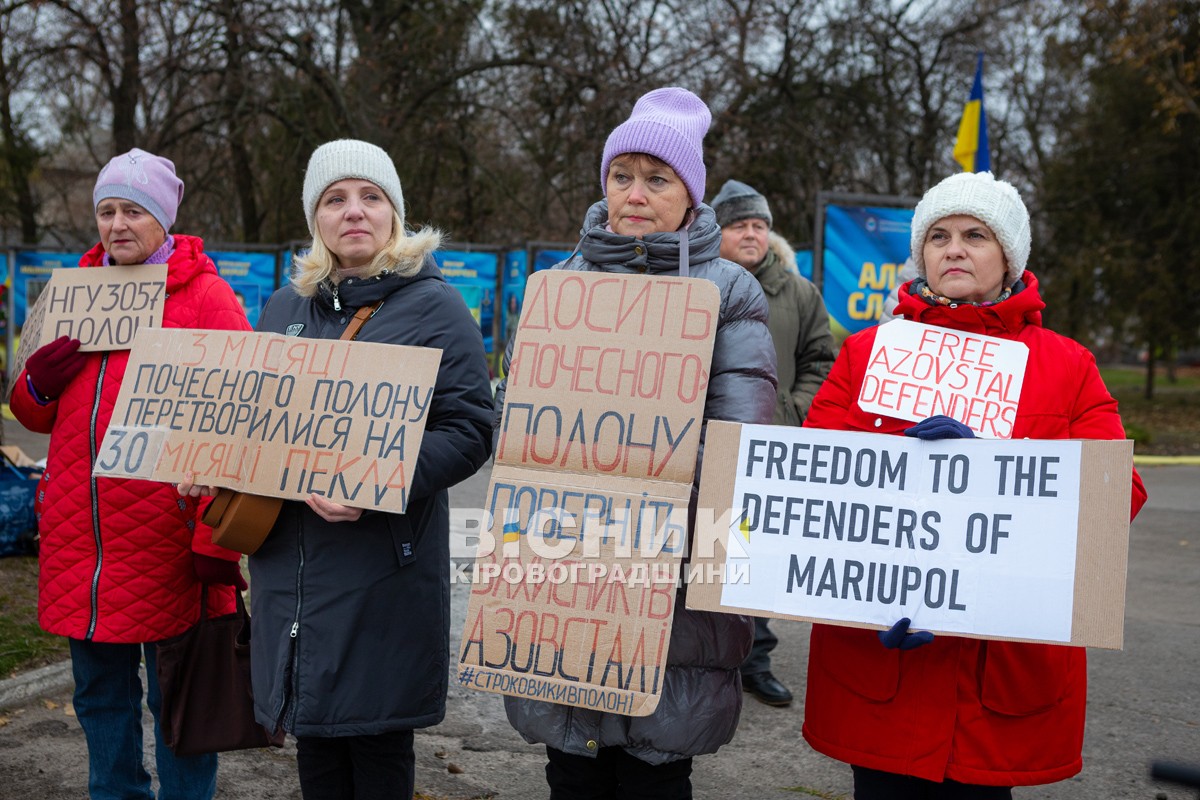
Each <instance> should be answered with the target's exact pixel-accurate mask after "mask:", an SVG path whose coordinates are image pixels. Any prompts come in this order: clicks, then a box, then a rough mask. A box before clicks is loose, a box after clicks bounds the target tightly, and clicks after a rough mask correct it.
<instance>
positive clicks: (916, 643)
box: [879, 417, 936, 650]
mask: <svg viewBox="0 0 1200 800" xmlns="http://www.w3.org/2000/svg"><path fill="white" fill-rule="evenodd" d="M934 419H936V417H935V418H934ZM909 622H910V620H909V618H908V617H901V618H900V621H899V622H897V623H896V624H895V625H893V626H892V627H891V628H889V629H887V630H886V631H879V641H880V642H881V643H882V644H883V646H884V647H886V648H888V649H889V650H895V649H897V648H899V649H900V650H913V649H915V648H917V647H920V646H921V645H923V644H929V643H930V642H932V641H933V634H932V633H930V632H929V631H917V632H916V633H909V632H908V625H909Z"/></svg>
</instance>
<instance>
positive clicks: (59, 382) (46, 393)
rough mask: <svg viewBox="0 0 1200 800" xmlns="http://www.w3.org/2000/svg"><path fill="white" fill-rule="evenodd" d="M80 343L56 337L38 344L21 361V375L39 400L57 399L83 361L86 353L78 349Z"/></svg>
mask: <svg viewBox="0 0 1200 800" xmlns="http://www.w3.org/2000/svg"><path fill="white" fill-rule="evenodd" d="M80 344H82V342H80V341H79V340H78V339H72V338H71V337H69V336H60V337H58V338H57V339H55V340H54V341H53V342H50V344H44V345H42V346H41V347H39V348H38V349H37V352H36V353H34V354H33V355H31V356H30V357H29V360H28V361H26V362H25V374H26V375H28V376H29V382H30V384H31V385H32V386H33V390H34V391H35V392H37V393H38V394H39V395H40V396H41V397H42V399H43V400H57V399H58V398H59V396H61V395H62V393H63V392H64V391H66V389H67V385H68V384H69V383H70V382H71V379H72V378H74V377H75V376H76V375H78V374H79V370H81V369H83V365H84V364H86V363H87V353H81V352H79V345H80Z"/></svg>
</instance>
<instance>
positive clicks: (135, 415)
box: [93, 328, 442, 513]
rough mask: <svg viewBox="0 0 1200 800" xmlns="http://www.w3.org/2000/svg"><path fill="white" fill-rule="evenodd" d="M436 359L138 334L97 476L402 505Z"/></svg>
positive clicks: (215, 334)
mask: <svg viewBox="0 0 1200 800" xmlns="http://www.w3.org/2000/svg"><path fill="white" fill-rule="evenodd" d="M441 353H442V351H441V350H438V349H436V348H426V347H404V346H401V345H392V344H379V343H375V342H346V341H341V340H338V339H301V338H296V337H291V336H281V335H279V334H275V333H252V332H243V331H201V330H186V329H180V328H157V329H154V328H143V329H140V330H139V331H138V333H137V337H136V339H135V340H134V345H133V350H132V351H131V352H130V355H129V363H128V365H127V366H126V369H125V378H124V380H123V381H122V382H121V391H120V393H119V394H118V396H117V403H116V406H115V407H114V408H113V415H112V419H111V421H110V423H109V427H108V431H107V433H105V435H104V441H103V443H102V444H101V446H100V450H99V452H98V453H97V456H96V466H95V469H94V470H93V473H94V474H96V475H107V476H112V477H118V478H145V479H147V480H153V481H166V482H171V483H174V482H177V481H180V480H182V479H183V477H184V474H185V473H187V472H191V473H193V474H194V476H195V482H196V483H197V484H203V485H209V486H224V487H228V488H231V489H237V490H239V491H246V492H250V493H252V494H258V495H267V496H271V497H282V498H284V499H289V500H303V499H305V498H306V497H308V495H309V494H312V493H316V494H319V495H322V496H324V497H327V498H329V499H330V500H332V501H334V502H337V503H341V504H343V505H347V506H353V507H355V508H369V509H376V510H380V511H391V512H397V513H401V512H403V511H404V510H405V508H406V507H407V504H408V487H409V483H410V480H411V476H412V474H413V468H414V467H415V466H416V463H417V455H418V453H419V452H420V449H421V438H422V436H423V435H424V432H425V423H426V420H427V419H428V411H429V406H430V401H431V400H432V398H433V388H434V382H435V380H436V379H437V372H438V367H439V365H440V363H441Z"/></svg>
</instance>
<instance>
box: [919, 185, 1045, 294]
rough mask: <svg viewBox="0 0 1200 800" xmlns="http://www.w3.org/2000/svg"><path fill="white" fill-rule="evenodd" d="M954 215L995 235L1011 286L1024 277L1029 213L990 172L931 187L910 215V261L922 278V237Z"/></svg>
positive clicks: (923, 262) (1028, 240)
mask: <svg viewBox="0 0 1200 800" xmlns="http://www.w3.org/2000/svg"><path fill="white" fill-rule="evenodd" d="M955 214H965V215H967V216H969V217H975V218H976V219H978V220H979V221H980V222H983V223H984V224H985V225H987V226H988V227H989V228H990V229H991V231H992V233H994V234H996V239H998V240H999V242H1000V246H1001V247H1002V248H1004V258H1005V260H1007V261H1008V283H1007V285H1009V286H1011V285H1013V284H1014V283H1016V282H1017V281H1018V280H1019V279H1020V277H1021V276H1022V275H1023V274H1024V273H1025V264H1026V263H1027V262H1028V261H1029V244H1030V238H1029V211H1028V209H1026V208H1025V203H1024V202H1023V201H1022V200H1021V195H1020V194H1018V193H1017V190H1016V188H1015V187H1013V185H1012V184H1010V183H1005V182H1004V181H998V180H996V178H995V177H994V176H993V175H992V173H990V172H960V173H958V174H957V175H951V176H950V177H949V178H946V179H945V180H944V181H942V182H941V183H939V184H938V185H937V186H934V187H933V188H932V189H930V190H929V191H928V192H926V193H925V196H924V197H922V198H921V202H919V203H917V209H916V211H914V212H913V221H912V241H911V246H912V257H913V261H914V262H916V265H917V272H918V274H920V276H921V277H922V278H924V277H925V235H926V234H927V233H929V229H930V228H931V227H933V225H934V223H936V222H937V221H938V220H941V219H945V218H946V217H951V216H954V215H955Z"/></svg>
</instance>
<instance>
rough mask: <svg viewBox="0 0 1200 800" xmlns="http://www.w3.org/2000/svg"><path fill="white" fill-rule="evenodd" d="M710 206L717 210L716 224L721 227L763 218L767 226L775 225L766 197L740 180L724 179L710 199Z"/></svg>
mask: <svg viewBox="0 0 1200 800" xmlns="http://www.w3.org/2000/svg"><path fill="white" fill-rule="evenodd" d="M712 208H713V211H715V212H717V224H718V225H720V226H721V227H722V228H724V227H725V226H726V225H732V224H733V223H735V222H741V221H742V220H744V219H765V220H766V221H767V227H768V228H773V227H775V223H774V220H772V219H771V207H770V206H769V205H767V198H765V197H763V196H762V195H761V194H759V193H758V192H757V191H755V189H754V187H753V186H749V185H747V184H745V183H742V182H741V181H733V180H729V181H725V185H724V186H722V187H721V191H719V192H717V196H716V197H714V198H713V199H712Z"/></svg>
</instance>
